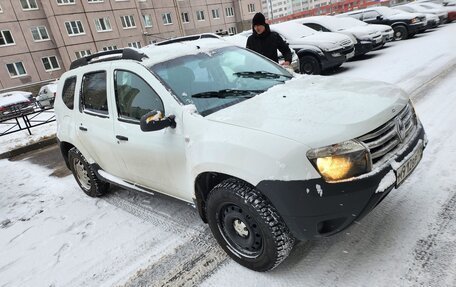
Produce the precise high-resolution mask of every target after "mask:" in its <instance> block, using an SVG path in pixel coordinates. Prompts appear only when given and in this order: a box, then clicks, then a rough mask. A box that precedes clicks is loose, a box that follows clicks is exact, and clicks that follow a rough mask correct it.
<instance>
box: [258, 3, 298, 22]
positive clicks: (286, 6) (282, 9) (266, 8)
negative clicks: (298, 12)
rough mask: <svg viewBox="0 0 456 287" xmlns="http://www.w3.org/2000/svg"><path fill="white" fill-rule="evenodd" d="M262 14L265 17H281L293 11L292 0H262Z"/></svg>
mask: <svg viewBox="0 0 456 287" xmlns="http://www.w3.org/2000/svg"><path fill="white" fill-rule="evenodd" d="M261 5H262V7H263V14H264V15H265V16H266V18H267V19H274V18H279V17H283V16H286V15H289V14H292V13H293V8H292V7H293V3H292V0H262V1H261Z"/></svg>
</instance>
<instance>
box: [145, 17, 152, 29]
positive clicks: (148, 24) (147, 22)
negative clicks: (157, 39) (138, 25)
mask: <svg viewBox="0 0 456 287" xmlns="http://www.w3.org/2000/svg"><path fill="white" fill-rule="evenodd" d="M143 19H144V27H146V28H150V27H152V17H150V15H143Z"/></svg>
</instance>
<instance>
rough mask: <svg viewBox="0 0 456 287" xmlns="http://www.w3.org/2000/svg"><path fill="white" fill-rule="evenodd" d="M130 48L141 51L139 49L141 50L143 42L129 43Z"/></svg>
mask: <svg viewBox="0 0 456 287" xmlns="http://www.w3.org/2000/svg"><path fill="white" fill-rule="evenodd" d="M128 47H130V48H137V49H139V48H141V42H139V41H138V42H131V43H128Z"/></svg>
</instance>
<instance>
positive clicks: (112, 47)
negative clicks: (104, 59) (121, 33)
mask: <svg viewBox="0 0 456 287" xmlns="http://www.w3.org/2000/svg"><path fill="white" fill-rule="evenodd" d="M112 50H117V46H116V45H113V46H106V47H103V51H112Z"/></svg>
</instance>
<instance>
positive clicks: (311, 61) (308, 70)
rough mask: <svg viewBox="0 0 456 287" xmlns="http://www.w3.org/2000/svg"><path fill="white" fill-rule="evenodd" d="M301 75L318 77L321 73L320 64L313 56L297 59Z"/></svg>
mask: <svg viewBox="0 0 456 287" xmlns="http://www.w3.org/2000/svg"><path fill="white" fill-rule="evenodd" d="M299 63H300V66H301V67H300V68H301V73H303V74H309V75H319V74H320V73H321V67H320V62H319V61H318V60H317V58H315V57H314V56H303V57H302V58H300V59H299Z"/></svg>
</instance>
